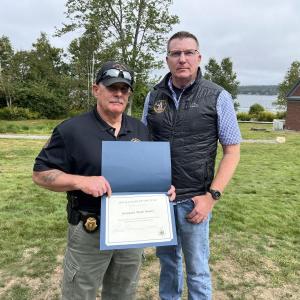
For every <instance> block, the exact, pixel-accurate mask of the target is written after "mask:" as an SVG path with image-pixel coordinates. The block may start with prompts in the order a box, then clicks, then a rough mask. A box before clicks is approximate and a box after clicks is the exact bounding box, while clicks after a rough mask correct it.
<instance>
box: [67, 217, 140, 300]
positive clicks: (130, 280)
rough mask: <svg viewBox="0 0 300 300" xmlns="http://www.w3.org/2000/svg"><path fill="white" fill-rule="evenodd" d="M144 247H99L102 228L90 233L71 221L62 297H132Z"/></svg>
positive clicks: (115, 299) (126, 299) (85, 299)
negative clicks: (102, 249) (112, 248)
mask: <svg viewBox="0 0 300 300" xmlns="http://www.w3.org/2000/svg"><path fill="white" fill-rule="evenodd" d="M142 252H143V250H142V249H125V250H108V251H100V250H99V231H96V232H94V233H87V232H86V231H85V230H84V229H83V227H82V222H79V223H78V225H71V224H69V229H68V244H67V249H66V253H65V258H64V276H63V282H62V299H63V300H95V299H96V295H97V291H98V289H99V288H100V287H101V286H102V292H101V299H102V300H133V299H135V292H136V287H137V283H138V275H139V269H140V265H141V256H142Z"/></svg>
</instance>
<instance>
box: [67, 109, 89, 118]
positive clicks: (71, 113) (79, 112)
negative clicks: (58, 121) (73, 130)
mask: <svg viewBox="0 0 300 300" xmlns="http://www.w3.org/2000/svg"><path fill="white" fill-rule="evenodd" d="M84 112H85V111H84V110H73V109H72V110H70V111H69V112H68V114H67V117H68V118H72V117H75V116H78V115H80V114H83V113H84Z"/></svg>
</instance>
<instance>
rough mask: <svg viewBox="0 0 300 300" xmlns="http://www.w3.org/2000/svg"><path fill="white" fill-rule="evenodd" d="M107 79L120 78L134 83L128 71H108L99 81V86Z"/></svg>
mask: <svg viewBox="0 0 300 300" xmlns="http://www.w3.org/2000/svg"><path fill="white" fill-rule="evenodd" d="M106 77H110V78H118V77H121V78H124V79H127V80H129V81H130V82H131V83H132V76H131V74H130V73H129V72H127V71H122V70H118V69H109V70H106V71H105V72H104V73H103V74H102V76H101V77H100V78H99V79H98V80H97V84H98V83H99V82H100V81H101V80H103V79H105V78H106Z"/></svg>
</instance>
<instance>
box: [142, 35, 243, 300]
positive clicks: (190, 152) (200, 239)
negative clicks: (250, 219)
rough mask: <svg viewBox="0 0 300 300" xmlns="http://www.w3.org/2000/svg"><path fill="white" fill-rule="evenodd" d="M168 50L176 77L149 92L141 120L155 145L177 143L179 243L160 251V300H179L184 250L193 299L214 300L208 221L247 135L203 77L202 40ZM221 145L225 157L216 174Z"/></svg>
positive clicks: (176, 41) (180, 41)
mask: <svg viewBox="0 0 300 300" xmlns="http://www.w3.org/2000/svg"><path fill="white" fill-rule="evenodd" d="M167 51H168V54H167V57H166V60H167V64H168V67H169V70H170V72H169V73H168V74H167V75H166V76H165V77H164V78H163V79H162V81H161V82H160V83H158V84H157V85H156V86H155V87H154V88H153V89H152V90H151V91H150V93H149V94H148V96H147V98H146V101H145V105H144V111H143V117H142V121H143V122H144V124H146V125H148V128H149V130H150V133H151V135H152V139H153V140H155V141H170V144H171V159H172V184H173V185H174V186H175V187H176V194H177V196H176V199H175V206H174V211H175V219H176V226H177V235H178V236H177V239H178V245H177V246H168V247H158V248H157V256H158V257H159V259H160V264H161V274H160V282H159V294H160V298H161V299H162V300H171V299H176V300H177V299H180V297H181V294H182V288H183V270H182V254H181V251H182V252H183V254H184V258H185V264H186V275H187V286H188V299H190V300H202V299H211V297H212V288H211V279H210V271H209V265H208V259H209V220H210V217H211V212H212V209H213V207H214V205H215V204H216V203H217V201H218V200H219V199H220V198H221V196H222V193H223V191H224V189H225V187H226V186H227V184H228V183H229V181H230V179H231V177H232V176H233V174H234V171H235V169H236V167H237V165H238V162H239V157H240V147H239V144H240V141H241V135H240V130H239V127H238V123H237V119H236V115H235V111H234V106H233V101H232V98H231V96H230V94H229V93H228V92H227V91H225V90H224V89H223V88H222V87H220V86H218V85H216V84H214V83H212V82H210V81H207V80H205V79H203V77H202V74H201V69H200V68H199V64H200V61H201V54H200V50H199V43H198V40H197V38H196V37H195V36H194V35H193V34H191V33H189V32H185V31H181V32H177V33H176V34H174V35H173V36H172V37H171V38H170V39H169V41H168V47H167ZM218 141H219V142H220V143H221V145H222V148H223V157H222V159H221V161H220V164H219V167H218V170H217V172H216V174H215V173H214V169H215V159H216V154H217V146H218Z"/></svg>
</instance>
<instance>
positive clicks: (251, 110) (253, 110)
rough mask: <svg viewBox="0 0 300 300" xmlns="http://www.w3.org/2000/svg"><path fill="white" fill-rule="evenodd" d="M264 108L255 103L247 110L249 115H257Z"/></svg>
mask: <svg viewBox="0 0 300 300" xmlns="http://www.w3.org/2000/svg"><path fill="white" fill-rule="evenodd" d="M264 110H265V109H264V107H263V106H262V105H260V104H258V103H255V104H253V105H251V106H250V108H249V114H250V115H254V116H255V115H258V114H259V113H260V112H262V111H264Z"/></svg>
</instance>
